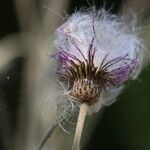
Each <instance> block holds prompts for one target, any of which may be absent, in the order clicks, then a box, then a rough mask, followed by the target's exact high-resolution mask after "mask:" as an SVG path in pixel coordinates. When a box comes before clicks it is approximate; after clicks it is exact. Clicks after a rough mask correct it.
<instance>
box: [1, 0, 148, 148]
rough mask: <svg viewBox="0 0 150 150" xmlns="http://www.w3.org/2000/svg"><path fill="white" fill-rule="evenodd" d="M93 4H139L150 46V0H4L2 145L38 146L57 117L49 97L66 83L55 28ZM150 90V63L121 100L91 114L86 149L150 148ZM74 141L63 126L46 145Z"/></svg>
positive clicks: (68, 144)
mask: <svg viewBox="0 0 150 150" xmlns="http://www.w3.org/2000/svg"><path fill="white" fill-rule="evenodd" d="M93 4H95V5H96V7H97V8H100V7H103V6H105V8H106V9H110V8H111V10H110V11H111V12H112V13H120V12H121V10H122V9H124V8H128V7H134V8H136V10H137V12H138V14H139V18H141V16H142V18H143V19H142V22H144V25H143V29H142V30H141V33H140V34H141V36H142V37H143V38H144V41H145V44H146V48H147V49H148V51H149V48H150V42H149V41H150V27H149V23H148V22H149V21H148V20H149V16H150V1H149V0H124V1H123V0H107V1H105V0H95V1H92V0H1V1H0V20H1V23H0V150H34V149H35V148H36V146H37V143H38V141H39V140H40V138H41V136H42V135H43V133H44V131H45V130H46V129H47V127H48V126H49V125H50V124H52V122H53V121H54V120H55V118H56V105H55V103H54V101H51V102H49V101H47V100H46V99H47V98H45V97H47V96H48V95H50V93H51V92H53V91H56V90H57V89H60V86H59V84H58V83H57V80H56V77H55V63H56V62H55V61H53V60H52V59H51V60H49V58H48V53H49V52H50V53H52V52H54V50H53V47H52V44H53V37H54V31H55V29H56V28H57V26H59V25H60V24H61V23H63V19H62V17H66V16H67V15H68V14H71V13H73V12H74V10H78V9H81V8H82V7H85V6H87V7H89V6H92V5H93ZM146 55H147V58H148V59H149V53H148V52H147V54H146ZM149 93H150V66H149V65H145V67H144V69H143V72H142V73H141V75H140V76H139V78H138V80H136V81H133V82H130V83H128V85H127V87H126V89H125V90H124V92H123V93H122V94H121V95H120V96H119V98H118V101H117V102H116V103H114V104H113V105H111V106H110V107H107V108H103V109H102V110H101V111H100V112H99V113H97V114H95V115H93V116H91V117H88V118H87V120H86V124H85V127H84V131H83V137H82V143H81V147H82V149H83V150H110V149H111V150H150V95H149ZM43 112H44V113H43ZM43 114H44V115H43ZM72 141H73V132H72V133H71V134H66V133H64V132H63V131H62V130H61V129H59V128H58V129H57V130H56V131H55V133H54V134H53V136H52V137H51V139H50V140H49V141H48V142H47V144H46V145H45V147H44V148H43V149H45V150H48V149H50V150H70V149H71V144H72Z"/></svg>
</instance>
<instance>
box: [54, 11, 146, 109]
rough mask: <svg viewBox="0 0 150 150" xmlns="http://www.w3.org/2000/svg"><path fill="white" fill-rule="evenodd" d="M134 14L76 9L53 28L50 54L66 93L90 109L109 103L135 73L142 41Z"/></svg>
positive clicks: (141, 53) (138, 68)
mask: <svg viewBox="0 0 150 150" xmlns="http://www.w3.org/2000/svg"><path fill="white" fill-rule="evenodd" d="M136 31H137V27H136V23H135V18H133V20H132V21H131V22H130V23H129V22H128V23H126V22H125V16H122V17H118V16H116V15H112V14H109V12H106V11H105V10H104V9H101V10H99V11H97V12H96V11H92V10H88V11H85V12H76V13H74V14H73V15H72V16H71V17H70V18H68V20H67V21H66V22H65V23H64V24H63V25H62V26H60V27H59V28H58V29H57V30H56V39H55V48H56V51H57V52H56V54H55V55H54V57H55V58H56V59H57V60H58V68H57V75H58V79H59V81H60V82H61V83H64V84H66V85H68V86H66V91H67V92H66V95H68V96H70V97H71V98H72V99H74V100H75V101H77V102H79V103H81V104H82V103H86V104H87V105H88V106H89V108H90V111H91V112H96V111H98V110H99V109H100V108H101V106H102V105H109V104H111V103H112V102H113V101H114V100H115V99H116V97H117V95H118V94H119V93H120V92H121V90H122V88H123V87H124V84H125V83H126V82H127V81H128V80H130V79H136V77H137V76H138V74H139V72H140V70H141V67H142V59H143V49H144V47H143V44H142V42H141V40H140V39H139V38H138V36H137V33H136Z"/></svg>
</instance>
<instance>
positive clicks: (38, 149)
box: [37, 120, 60, 150]
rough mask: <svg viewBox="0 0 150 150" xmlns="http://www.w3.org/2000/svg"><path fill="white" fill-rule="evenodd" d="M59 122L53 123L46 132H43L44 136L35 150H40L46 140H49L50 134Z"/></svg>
mask: <svg viewBox="0 0 150 150" xmlns="http://www.w3.org/2000/svg"><path fill="white" fill-rule="evenodd" d="M59 122H60V121H58V120H57V121H55V122H54V123H53V125H52V126H50V127H49V128H48V130H47V131H46V132H45V134H44V136H43V137H42V139H41V141H40V142H39V145H38V148H37V150H42V148H43V146H44V144H45V143H46V141H47V140H48V138H50V136H51V135H52V133H53V132H54V130H55V129H56V127H57V126H58V124H59Z"/></svg>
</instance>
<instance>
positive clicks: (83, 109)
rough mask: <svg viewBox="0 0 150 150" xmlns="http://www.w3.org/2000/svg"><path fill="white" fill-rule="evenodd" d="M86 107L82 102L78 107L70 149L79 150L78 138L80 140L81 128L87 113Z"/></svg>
mask: <svg viewBox="0 0 150 150" xmlns="http://www.w3.org/2000/svg"><path fill="white" fill-rule="evenodd" d="M87 109H88V106H87V105H86V104H82V105H81V107H80V111H79V116H78V121H77V126H76V131H75V136H74V141H73V145H72V150H80V140H81V136H82V130H83V126H84V122H85V118H86V114H87Z"/></svg>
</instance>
